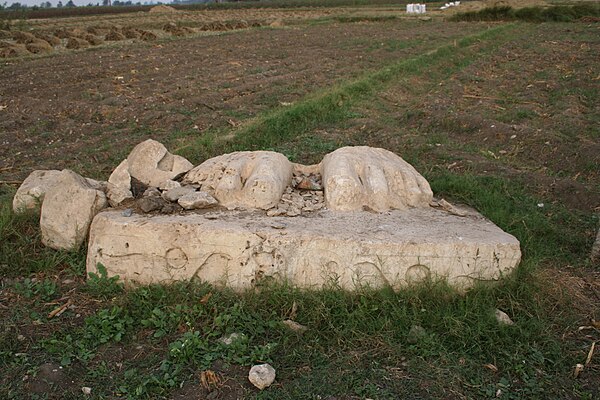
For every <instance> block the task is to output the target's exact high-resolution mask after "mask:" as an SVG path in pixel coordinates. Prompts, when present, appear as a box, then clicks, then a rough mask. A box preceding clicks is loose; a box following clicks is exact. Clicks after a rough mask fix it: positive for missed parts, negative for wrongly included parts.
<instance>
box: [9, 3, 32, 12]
mask: <svg viewBox="0 0 600 400" xmlns="http://www.w3.org/2000/svg"><path fill="white" fill-rule="evenodd" d="M21 8H27V5H26V4H21V3H19V2H16V3H12V4H11V5H10V6H9V7H8V9H9V10H19V9H21Z"/></svg>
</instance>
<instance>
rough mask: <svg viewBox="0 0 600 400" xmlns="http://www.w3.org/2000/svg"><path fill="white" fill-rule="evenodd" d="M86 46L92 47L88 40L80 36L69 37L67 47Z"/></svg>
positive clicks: (82, 47) (80, 47) (78, 47)
mask: <svg viewBox="0 0 600 400" xmlns="http://www.w3.org/2000/svg"><path fill="white" fill-rule="evenodd" d="M86 47H90V44H89V42H88V41H87V40H85V39H81V38H78V37H72V38H69V40H68V41H67V49H72V50H75V49H85V48H86Z"/></svg>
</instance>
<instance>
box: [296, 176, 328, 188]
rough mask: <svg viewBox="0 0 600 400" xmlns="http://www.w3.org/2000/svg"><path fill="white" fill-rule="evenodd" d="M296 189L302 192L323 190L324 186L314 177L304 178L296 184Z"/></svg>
mask: <svg viewBox="0 0 600 400" xmlns="http://www.w3.org/2000/svg"><path fill="white" fill-rule="evenodd" d="M296 189H301V190H323V186H321V184H320V183H319V182H318V181H317V180H316V179H315V178H313V177H311V176H304V177H302V178H301V179H300V182H298V183H297V184H296Z"/></svg>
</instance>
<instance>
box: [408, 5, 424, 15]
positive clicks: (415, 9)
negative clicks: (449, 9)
mask: <svg viewBox="0 0 600 400" xmlns="http://www.w3.org/2000/svg"><path fill="white" fill-rule="evenodd" d="M426 12H427V5H426V4H407V5H406V13H407V14H425V13H426Z"/></svg>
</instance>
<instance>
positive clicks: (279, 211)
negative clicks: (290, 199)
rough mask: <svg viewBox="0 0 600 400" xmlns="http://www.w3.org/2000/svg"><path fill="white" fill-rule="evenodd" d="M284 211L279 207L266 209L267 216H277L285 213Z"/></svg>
mask: <svg viewBox="0 0 600 400" xmlns="http://www.w3.org/2000/svg"><path fill="white" fill-rule="evenodd" d="M285 213H286V211H285V210H282V209H280V208H271V209H270V210H268V211H267V217H279V216H281V215H285Z"/></svg>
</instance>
